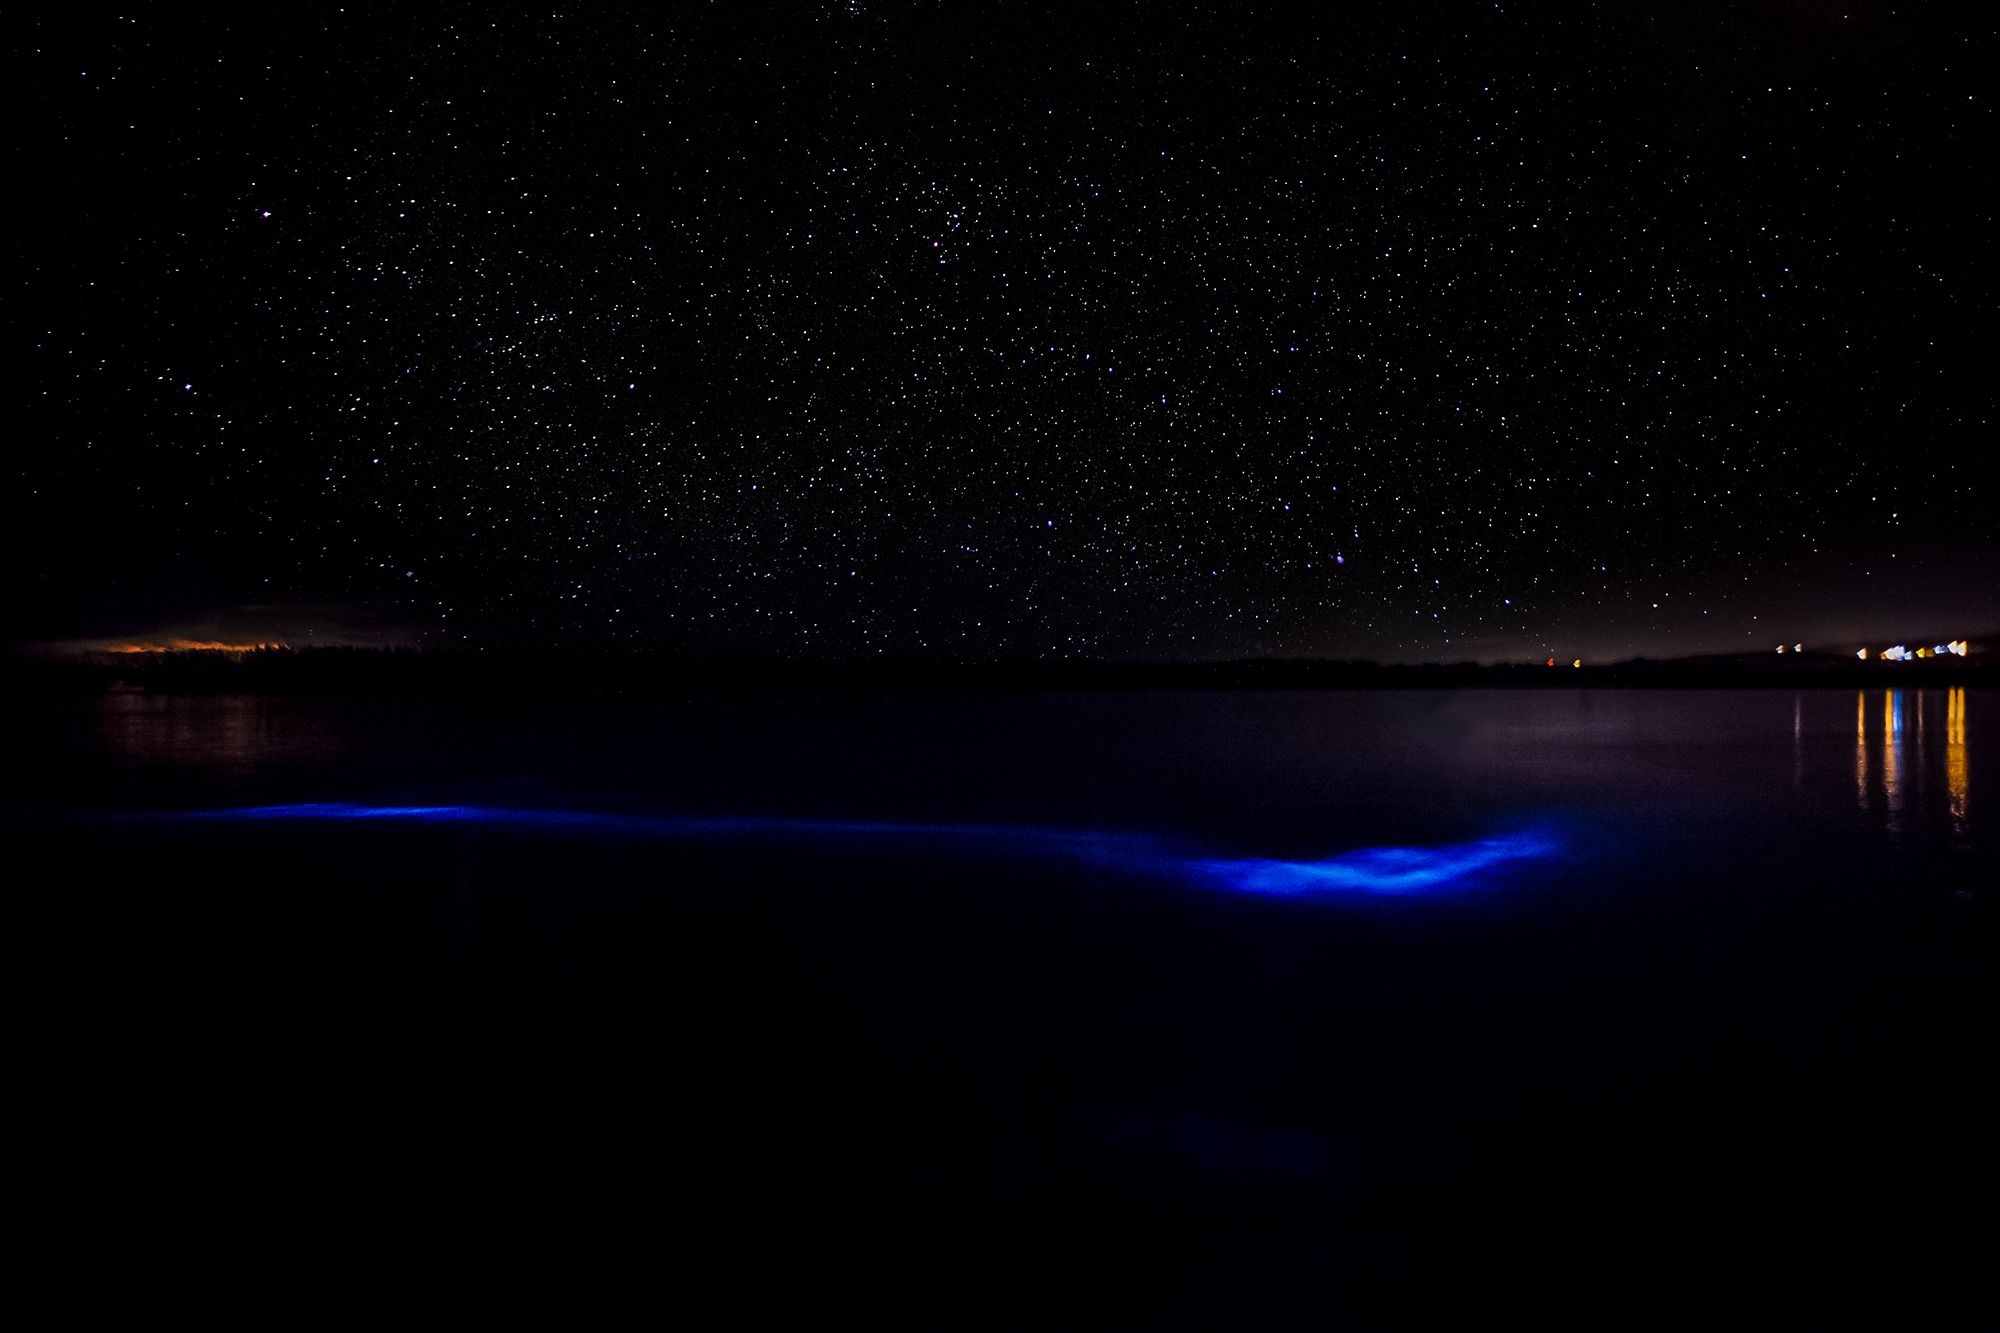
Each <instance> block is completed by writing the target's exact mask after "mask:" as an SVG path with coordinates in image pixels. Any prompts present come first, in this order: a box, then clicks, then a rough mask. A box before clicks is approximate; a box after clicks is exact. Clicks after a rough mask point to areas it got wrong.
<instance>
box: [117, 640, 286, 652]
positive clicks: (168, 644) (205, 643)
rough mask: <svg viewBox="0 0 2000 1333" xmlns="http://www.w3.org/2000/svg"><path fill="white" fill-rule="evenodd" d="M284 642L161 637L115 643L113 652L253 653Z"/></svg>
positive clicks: (284, 646)
mask: <svg viewBox="0 0 2000 1333" xmlns="http://www.w3.org/2000/svg"><path fill="white" fill-rule="evenodd" d="M290 646H291V645H290V644H286V643H222V642H219V641H217V640H212V639H163V640H161V641H160V642H158V643H115V644H112V645H110V647H109V651H111V652H114V653H254V652H256V651H258V650H259V649H269V648H289V647H290Z"/></svg>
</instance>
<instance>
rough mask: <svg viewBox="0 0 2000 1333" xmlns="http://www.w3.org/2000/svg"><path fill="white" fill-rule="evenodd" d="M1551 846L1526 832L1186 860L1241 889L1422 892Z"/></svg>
mask: <svg viewBox="0 0 2000 1333" xmlns="http://www.w3.org/2000/svg"><path fill="white" fill-rule="evenodd" d="M1556 850H1557V844H1556V842H1555V839H1554V838H1552V837H1550V836H1549V835H1547V834H1546V833H1542V832H1527V833H1513V834H1509V835H1507V836H1505V837H1499V838H1486V839H1483V840H1481V841H1479V842H1455V843H1446V844H1444V845H1443V846H1439V847H1363V848H1361V849H1360V850H1358V851H1352V852H1346V853H1343V854H1342V855H1339V856H1334V857H1329V858H1327V859H1326V860H1324V861H1275V860H1245V861H1190V862H1189V868H1190V869H1191V870H1193V871H1194V872H1195V873H1197V874H1199V875H1204V876H1208V877H1210V878H1213V879H1216V880H1220V881H1222V882H1223V883H1225V884H1226V885H1228V887H1230V888H1232V889H1236V890H1238V891H1239V892H1242V893H1269V894H1278V895H1283V896H1294V897H1295V896H1298V895H1302V894H1303V895H1310V894H1318V893H1423V892H1425V891H1426V890H1430V889H1437V888H1443V887H1447V886H1450V885H1453V884H1458V883H1462V882H1464V881H1467V880H1469V879H1471V878H1473V877H1474V876H1476V875H1478V874H1479V873H1480V872H1481V871H1483V870H1487V869H1490V868H1492V867H1494V866H1498V865H1502V864H1504V863H1506V862H1509V861H1528V860H1536V859H1540V858H1542V857H1547V856H1552V855H1554V854H1555V852H1556Z"/></svg>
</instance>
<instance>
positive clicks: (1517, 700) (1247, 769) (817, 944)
mask: <svg viewBox="0 0 2000 1333" xmlns="http://www.w3.org/2000/svg"><path fill="white" fill-rule="evenodd" d="M7 725H8V729H9V731H10V737H9V741H10V743H9V747H8V753H9V755H10V760H11V762H10V772H9V787H10V801H9V810H8V820H9V823H10V825H11V826H12V832H13V836H14V838H15V841H16V845H17V847H19V848H20V849H22V856H23V862H24V863H25V864H27V865H29V866H30V867H32V868H33V876H34V883H35V884H36V885H37V886H38V888H37V893H36V895H35V899H36V902H37V903H38V904H43V905H46V908H47V917H46V921H43V920H42V919H41V917H40V915H39V914H40V913H41V911H42V906H37V907H36V908H35V909H34V913H35V924H36V926H37V927H38V930H37V933H36V936H35V937H36V938H37V939H38V940H39V941H41V942H42V943H43V944H45V946H46V948H45V949H43V950H41V951H40V952H41V953H42V954H43V956H44V958H45V960H46V961H47V962H48V964H49V965H50V966H51V968H52V970H53V971H54V972H55V973H56V974H57V975H58V976H59V977H60V978H61V983H60V985H59V986H56V985H54V984H53V983H52V985H51V988H50V989H49V991H48V992H47V993H49V994H56V995H60V996H61V997H63V998H62V1001H61V1003H60V1004H58V1005H57V1006H56V1013H55V1015H54V1016H53V1017H52V1018H51V1019H50V1020H49V1022H48V1023H47V1024H45V1025H44V1026H45V1029H46V1031H47V1033H48V1036H49V1042H48V1045H49V1055H50V1059H51V1060H52V1062H53V1065H52V1067H53V1068H55V1069H56V1070H58V1071H59V1072H58V1073H57V1075H56V1076H55V1077H54V1078H52V1079H51V1081H50V1085H51V1086H54V1087H58V1088H61V1089H63V1090H64V1093H63V1095H64V1097H65V1099H66V1100H65V1103H64V1110H63V1113H62V1117H61V1119H62V1122H63V1135H62V1140H61V1141H62V1142H64V1144H65V1147H64V1149H63V1160H64V1161H65V1162H67V1163H68V1164H69V1170H70V1177H69V1184H68V1187H67V1188H66V1189H64V1190H63V1191H60V1199H59V1203H58V1205H56V1206H58V1207H59V1208H60V1209H62V1210H63V1211H64V1213H65V1218H64V1221H63V1222H62V1224H61V1225H62V1227H63V1228H64V1230H65V1234H69V1235H74V1236H77V1237H81V1238H84V1240H85V1241H86V1243H87V1245H88V1247H89V1249H90V1250H91V1252H92V1253H94V1254H97V1255H100V1256H103V1261H104V1262H105V1263H107V1264H110V1265H112V1266H114V1267H116V1268H117V1269H118V1270H119V1271H120V1272H122V1273H124V1274H126V1275H127V1280H130V1281H136V1282H142V1283H146V1284H151V1285H153V1286H155V1287H158V1288H160V1289H161V1290H173V1291H178V1292H182V1293H188V1292H206V1293H208V1294H210V1295H213V1294H214V1293H215V1291H217V1290H222V1291H225V1292H226V1293H228V1294H229V1295H228V1299H229V1300H241V1301H245V1302H255V1303H261V1306H262V1308H268V1309H273V1310H277V1309H283V1308H286V1305H287V1303H288V1302H289V1303H293V1304H294V1305H295V1304H296V1303H297V1302H299V1300H300V1298H301V1293H306V1292H314V1291H332V1292H337V1293H338V1294H339V1295H340V1297H341V1298H342V1299H357V1300H358V1299H368V1298H374V1299H387V1298H388V1294H389V1293H392V1292H416V1293H420V1294H421V1295H422V1297H423V1299H425V1300H426V1301H429V1302H434V1303H435V1302H441V1303H443V1304H444V1305H446V1306H459V1307H471V1306H492V1305H495V1304H499V1305H502V1306H504V1307H506V1308H509V1309H513V1310H516V1311H521V1310H531V1309H537V1310H550V1311H559V1312H564V1313H566V1314H570V1315H574V1314H577V1313H578V1312H588V1313H594V1314H605V1315H610V1314H618V1313H629V1312H642V1313H643V1312H669V1313H680V1314H684V1315H689V1316H692V1317H700V1318H703V1319H704V1320H705V1321H709V1322H756V1320H757V1319H758V1318H759V1317H760V1316H761V1315H768V1314H770V1313H772V1312H774V1311H775V1310H777V1309H778V1308H780V1307H781V1306H782V1307H785V1308H798V1303H800V1302H803V1303H804V1305H805V1306H807V1307H812V1306H813V1305H814V1304H815V1303H817V1305H818V1308H822V1309H825V1310H834V1309H866V1310H870V1311H873V1312H876V1313H877V1314H878V1315H879V1316H881V1317H884V1318H896V1317H909V1318H914V1319H916V1320H917V1321H918V1322H924V1323H928V1324H931V1325H933V1326H937V1325H954V1324H961V1323H983V1322H1001V1323H1022V1324H1026V1323H1033V1324H1036V1325H1038V1326H1046V1325H1049V1324H1055V1325H1058V1326H1066V1325H1072V1324H1074V1325H1085V1326H1093V1327H1096V1326H1103V1325H1106V1324H1114V1325H1116V1324H1136V1325H1140V1326H1146V1325H1155V1324H1161V1323H1174V1322H1182V1323H1190V1324H1206V1325H1214V1324H1218V1323H1236V1322H1248V1323H1250V1324H1253V1325H1255V1324H1269V1323H1280V1324H1289V1323H1294V1322H1297V1323H1324V1322H1334V1321H1336V1319H1337V1318H1345V1319H1348V1320H1350V1321H1351V1322H1353V1323H1354V1324H1356V1325H1357V1326H1362V1327H1372V1326H1384V1327H1396V1326H1405V1325H1408V1324H1411V1323H1423V1322H1426V1321H1427V1319H1429V1318H1433V1317H1439V1318H1441V1317H1444V1316H1445V1315H1446V1314H1447V1313H1448V1312H1463V1311H1467V1310H1477V1309H1484V1308H1490V1309H1495V1310H1498V1309H1524V1308H1526V1309H1536V1310H1543V1311H1556V1310H1564V1309H1567V1310H1571V1311H1573V1312H1580V1311H1597V1312H1599V1313H1600V1314H1602V1315H1603V1316H1604V1318H1605V1319H1606V1320H1607V1321H1609V1322H1613V1323H1617V1322H1622V1321H1621V1320H1620V1319H1619V1318H1618V1315H1619V1314H1620V1313H1621V1312H1622V1313H1624V1314H1626V1315H1638V1314H1643V1313H1647V1312H1655V1313H1656V1312H1657V1311H1659V1310H1660V1309H1661V1308H1663V1307H1664V1306H1665V1305H1667V1304H1675V1305H1687V1306H1692V1307H1707V1308H1714V1303H1715V1302H1717V1301H1725V1300H1726V1301H1731V1302H1737V1303H1741V1302H1745V1301H1749V1302H1755V1303H1757V1304H1759V1305H1760V1306H1767V1307H1769V1308H1771V1309H1772V1310H1773V1311H1775V1312H1783V1311H1787V1310H1789V1311H1790V1312H1792V1313H1794V1314H1800V1315H1803V1314H1807V1313H1810V1312H1813V1311H1820V1312H1824V1311H1837V1310H1841V1309H1849V1310H1851V1309H1855V1308H1860V1307H1859V1306H1857V1305H1856V1304H1855V1303H1857V1302H1866V1301H1876V1300H1884V1301H1892V1302H1896V1303H1897V1306H1898V1308H1899V1309H1900V1310H1902V1311H1903V1312H1904V1313H1905V1314H1906V1315H1910V1316H1912V1317H1915V1318H1916V1322H1918V1323H1923V1322H1926V1321H1925V1319H1924V1318H1922V1317H1921V1316H1922V1314H1923V1312H1924V1311H1925V1310H1931V1311H1932V1312H1933V1313H1936V1314H1938V1315H1939V1317H1943V1313H1942V1312H1944V1311H1946V1310H1948V1309H1950V1308H1951V1307H1952V1306H1953V1304H1954V1303H1955V1302H1956V1301H1958V1300H1961V1299H1964V1298H1966V1297H1967V1296H1968V1295H1969V1294H1971V1293H1972V1292H1973V1291H1974V1290H1975V1289H1976V1286H1977V1275H1978V1274H1979V1273H1980V1272H1981V1271H1982V1270H1983V1268H1984V1266H1985V1264H1986V1262H1987V1261H1986V1256H1985V1252H1984V1245H1983V1233H1982V1229H1981V1228H1980V1226H1979V1225H1978V1223H1977V1219H1978V1218H1979V1217H1980V1216H1981V1215H1982V1214H1986V1213H1989V1212H1990V1207H1991V1199H1992V1197H1993V1196H1992V1186H1993V1184H1994V1183H1995V1179H1994V1174H1993V1172H1992V1169H1991V1167H1992V1158H1991V1150H1990V1147H1989V1143H1988V1141H1989V1140H1990V1125H1991V1123H1992V1114H1993V1111H1994V1109H1995V1107H1994V1101H1993V1097H1992V1089H1991V1086H1990V1082H1991V1079H1990V1073H1989V1070H1988V1066H1989V1065H1990V1063H1991V1058H1992V1051H1993V1049H1994V1048H1995V1047H1994V1042H1993V1037H1994V1035H1995V1034H1994V1024H1993V1017H1994V1011H1993V1008H1992V1005H1991V1000H1990V997H1989V994H1988V991H1989V990H1990V984H1991V980H1992V962H1993V954H1992V945H1993V897H1994V891H1995V888H1996V886H2000V874H1996V873H1995V872H1996V865H2000V829H1996V826H1997V825H2000V805H1996V804H1995V802H1994V801H1993V800H1991V799H1988V798H1987V797H1988V793H1987V792H1986V785H1989V784H1988V781H1987V780H1988V778H1995V780H1996V781H2000V778H1996V777H1995V774H1996V772H2000V769H1997V768H1996V766H2000V699H1996V698H1994V697H1992V696H1991V695H1989V694H1983V693H1981V692H1980V691H1977V690H1971V691H1968V690H1962V689H1956V690H1900V691H1899V690H1880V689H1878V690H1867V691H1861V692H1855V691H1831V690H1829V691H1803V692H1796V693H1794V692H1777V691H1740V692H1730V691H1659V692H1653V691H1616V690H1602V691H1561V690H1545V691H1497V690H1496V691H1470V692H1462V693H1444V692H1438V693H1422V692H1408V693H1403V692H1380V693H1341V692H1326V693H1288V692H1270V693H1231V692H1213V693H1193V694H1176V693H1105V694H1066V695H1053V694H954V693H936V694H899V695H890V694H853V695H838V696H812V695H713V696H701V697H688V698H659V699H632V698H616V697H611V698H589V699H569V700H561V701H552V700H549V699H529V700H494V699H478V700H472V699H428V698H425V699H414V698H404V699H380V698H377V699H359V698H342V699H311V698H238V697H192V696H179V697H177V696H157V695H145V694H116V695H106V696H98V697H88V698H82V697H79V698H62V699H38V700H34V701H26V702H17V704H16V705H15V706H14V707H12V708H11V709H10V710H9V713H8V721H7Z"/></svg>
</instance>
